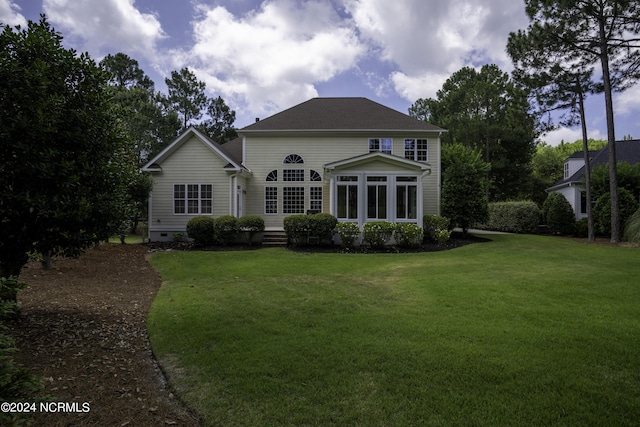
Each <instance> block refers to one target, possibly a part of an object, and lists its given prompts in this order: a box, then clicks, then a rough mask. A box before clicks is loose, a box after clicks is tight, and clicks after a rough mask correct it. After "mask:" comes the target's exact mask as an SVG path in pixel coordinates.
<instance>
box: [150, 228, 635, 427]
mask: <svg viewBox="0 0 640 427" xmlns="http://www.w3.org/2000/svg"><path fill="white" fill-rule="evenodd" d="M491 238H492V239H493V242H490V243H482V244H474V245H470V246H465V247H463V248H459V249H455V250H451V251H445V252H434V253H416V254H379V255H378V254H309V253H296V252H290V251H287V250H283V249H277V248H274V249H260V250H254V251H230V252H175V251H174V252H168V253H158V254H155V255H153V257H152V258H151V263H152V265H153V266H154V267H155V268H157V269H158V270H159V271H160V274H161V275H162V278H163V280H164V281H165V283H164V285H163V286H162V288H161V290H160V292H159V294H158V296H157V298H156V300H155V301H154V303H153V306H152V308H151V312H150V314H149V318H148V326H149V331H150V336H151V342H152V345H153V349H154V352H155V354H156V356H157V357H158V359H159V360H160V362H161V364H162V365H163V368H164V369H165V370H166V371H167V373H168V375H169V377H170V380H171V382H172V384H173V386H174V387H175V389H176V390H177V392H178V394H179V395H180V397H181V398H182V399H183V400H184V401H185V402H186V403H187V404H188V405H189V406H190V407H191V408H193V409H195V410H196V411H197V412H198V413H199V414H201V415H202V417H203V418H204V419H205V421H206V423H207V425H322V426H326V425H336V426H344V425H362V426H382V425H385V426H409V425H434V426H461V425H474V426H495V425H509V426H524V425H538V426H542V425H567V426H597V425H611V426H613V425H615V426H622V425H638V422H639V420H640V250H638V249H632V248H614V247H606V246H596V245H586V244H582V243H577V242H574V241H571V240H564V239H557V238H551V237H540V236H516V235H501V236H491Z"/></svg>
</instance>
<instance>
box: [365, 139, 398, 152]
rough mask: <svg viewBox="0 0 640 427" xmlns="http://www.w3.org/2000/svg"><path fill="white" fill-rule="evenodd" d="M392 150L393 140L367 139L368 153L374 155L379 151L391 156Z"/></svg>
mask: <svg viewBox="0 0 640 427" xmlns="http://www.w3.org/2000/svg"><path fill="white" fill-rule="evenodd" d="M392 148H393V140H392V139H391V138H370V139H369V152H370V153H375V152H376V151H379V152H381V153H387V154H391V151H392Z"/></svg>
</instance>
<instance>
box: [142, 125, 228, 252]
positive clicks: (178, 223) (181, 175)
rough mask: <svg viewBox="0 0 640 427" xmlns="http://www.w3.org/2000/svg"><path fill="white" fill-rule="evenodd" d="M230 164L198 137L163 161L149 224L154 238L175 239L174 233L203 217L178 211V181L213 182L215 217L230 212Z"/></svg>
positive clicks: (153, 196) (184, 182)
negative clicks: (175, 191)
mask: <svg viewBox="0 0 640 427" xmlns="http://www.w3.org/2000/svg"><path fill="white" fill-rule="evenodd" d="M226 164H227V163H226V162H225V161H224V160H223V159H221V158H220V157H219V156H218V155H217V154H216V153H214V152H213V151H211V149H210V148H209V147H207V146H206V145H205V144H204V143H203V142H202V141H200V139H198V138H197V137H195V136H192V137H191V138H190V139H189V140H187V141H185V142H184V143H183V144H182V145H181V146H180V147H178V148H177V150H176V151H175V152H174V153H172V155H171V156H169V157H168V158H166V160H165V161H164V162H162V163H161V164H160V167H161V168H162V172H154V173H153V174H152V177H153V192H152V197H151V199H150V224H149V238H150V240H151V241H159V240H171V239H172V238H173V233H176V232H180V233H184V232H185V231H184V230H185V229H186V226H187V222H188V221H189V220H190V219H191V218H193V217H195V216H199V214H174V212H173V186H174V184H212V185H213V213H212V214H211V216H213V217H219V216H222V215H229V214H230V174H229V173H228V172H226V171H225V170H224V169H223V168H224V167H225V165H226ZM207 215H209V214H207Z"/></svg>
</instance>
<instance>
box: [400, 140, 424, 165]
mask: <svg viewBox="0 0 640 427" xmlns="http://www.w3.org/2000/svg"><path fill="white" fill-rule="evenodd" d="M428 142H429V141H428V140H427V139H405V140H404V157H405V159H411V160H415V161H417V162H426V161H427V147H428V145H429V144H428Z"/></svg>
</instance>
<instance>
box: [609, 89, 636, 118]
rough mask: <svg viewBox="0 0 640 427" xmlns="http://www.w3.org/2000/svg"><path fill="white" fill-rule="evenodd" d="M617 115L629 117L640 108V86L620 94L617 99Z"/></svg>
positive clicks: (615, 105)
mask: <svg viewBox="0 0 640 427" xmlns="http://www.w3.org/2000/svg"><path fill="white" fill-rule="evenodd" d="M614 108H615V110H616V113H618V114H621V115H628V114H631V113H632V112H633V113H635V112H637V111H638V109H639V108H640V85H635V86H633V87H631V88H629V89H628V90H626V91H624V92H622V93H621V94H619V95H618V96H617V97H616V99H615V104H614Z"/></svg>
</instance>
